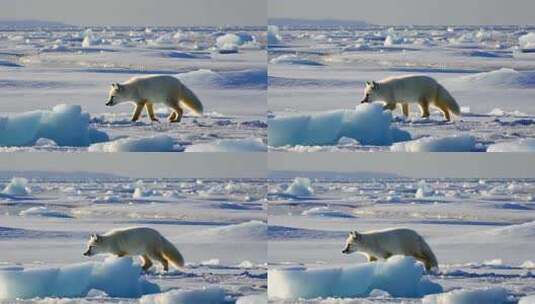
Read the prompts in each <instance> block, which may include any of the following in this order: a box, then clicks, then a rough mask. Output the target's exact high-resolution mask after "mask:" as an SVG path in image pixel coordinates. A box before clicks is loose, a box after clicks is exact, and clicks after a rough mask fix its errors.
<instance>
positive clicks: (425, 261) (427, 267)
mask: <svg viewBox="0 0 535 304" xmlns="http://www.w3.org/2000/svg"><path fill="white" fill-rule="evenodd" d="M414 258H415V259H416V260H418V261H420V262H422V263H423V264H424V266H425V270H427V271H430V270H431V268H433V265H432V263H431V261H429V260H428V259H427V257H426V256H424V255H422V254H415V255H414Z"/></svg>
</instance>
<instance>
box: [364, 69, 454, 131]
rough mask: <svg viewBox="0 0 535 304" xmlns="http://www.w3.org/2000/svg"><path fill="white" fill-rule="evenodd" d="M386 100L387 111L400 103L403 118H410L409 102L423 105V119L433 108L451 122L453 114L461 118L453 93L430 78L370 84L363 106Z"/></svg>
mask: <svg viewBox="0 0 535 304" xmlns="http://www.w3.org/2000/svg"><path fill="white" fill-rule="evenodd" d="M374 101H384V102H385V103H386V105H385V106H384V108H385V109H388V110H391V111H393V110H394V109H396V105H397V104H398V103H399V104H401V105H402V110H403V115H405V116H409V103H417V104H418V105H419V106H420V111H421V113H422V117H429V105H430V104H432V105H434V106H435V107H437V108H439V109H440V111H442V113H443V114H444V118H445V119H446V120H447V121H450V119H451V117H450V112H451V113H453V114H456V115H460V113H461V110H460V108H459V105H458V104H457V102H456V101H455V99H454V98H453V97H452V96H451V94H450V93H449V92H448V91H447V90H446V89H445V88H444V87H443V86H442V85H440V84H439V83H438V82H437V81H436V80H435V79H433V78H431V77H427V76H401V77H391V78H385V79H383V80H380V81H377V82H376V81H372V82H366V88H365V90H364V99H363V100H362V101H361V103H367V102H374Z"/></svg>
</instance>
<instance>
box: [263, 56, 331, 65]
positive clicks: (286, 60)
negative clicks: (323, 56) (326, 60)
mask: <svg viewBox="0 0 535 304" xmlns="http://www.w3.org/2000/svg"><path fill="white" fill-rule="evenodd" d="M270 63H272V64H298V65H299V64H300V65H308V66H323V64H321V63H319V62H317V61H314V60H310V59H307V58H303V57H300V56H297V55H294V54H285V55H280V56H279V57H275V58H273V59H271V61H270Z"/></svg>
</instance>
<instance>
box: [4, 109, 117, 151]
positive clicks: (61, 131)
mask: <svg viewBox="0 0 535 304" xmlns="http://www.w3.org/2000/svg"><path fill="white" fill-rule="evenodd" d="M40 138H47V139H50V140H53V141H54V142H55V143H56V144H58V145H59V146H77V147H81V146H89V145H90V144H91V143H95V142H101V141H106V140H108V135H107V134H106V133H103V132H100V131H97V130H95V129H93V128H91V127H89V114H88V113H85V112H82V108H81V107H80V106H78V105H65V104H61V105H57V106H55V107H54V108H53V109H52V110H51V111H46V110H40V111H31V112H25V113H21V114H14V115H10V116H4V117H0V146H31V145H34V144H35V143H36V142H37V141H38V140H39V139H40Z"/></svg>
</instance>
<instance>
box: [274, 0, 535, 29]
mask: <svg viewBox="0 0 535 304" xmlns="http://www.w3.org/2000/svg"><path fill="white" fill-rule="evenodd" d="M267 1H268V14H269V17H270V18H302V19H341V20H362V21H367V22H369V23H374V24H389V25H397V24H399V25H406V24H415V25H418V24H420V25H422V24H424V25H434V24H444V25H449V24H460V25H461V24H462V25H473V24H476V25H483V24H535V1H532V0H267Z"/></svg>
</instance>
